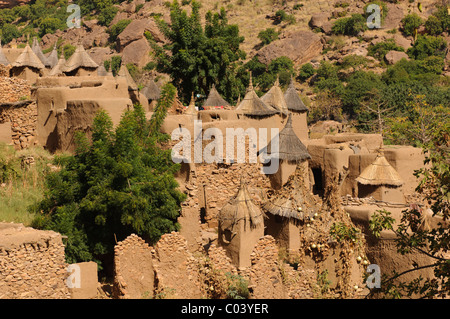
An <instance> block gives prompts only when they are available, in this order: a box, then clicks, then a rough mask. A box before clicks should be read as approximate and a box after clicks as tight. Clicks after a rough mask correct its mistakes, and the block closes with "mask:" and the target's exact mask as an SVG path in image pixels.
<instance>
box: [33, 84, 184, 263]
mask: <svg viewBox="0 0 450 319" xmlns="http://www.w3.org/2000/svg"><path fill="white" fill-rule="evenodd" d="M174 98H175V90H174V88H173V86H171V85H170V84H168V85H166V86H165V87H164V88H163V90H162V97H161V99H160V101H159V102H158V106H157V107H156V110H155V113H154V115H153V117H152V119H151V120H150V122H148V121H147V120H146V118H145V112H144V110H143V109H142V107H141V106H135V107H134V109H133V110H129V111H127V112H125V114H124V115H123V116H122V119H121V121H120V123H119V125H118V126H117V127H116V128H115V129H114V128H113V125H112V121H111V119H110V118H109V116H108V114H107V113H106V112H105V111H100V112H99V113H98V115H97V116H96V117H95V119H94V124H93V130H92V142H91V143H90V142H88V140H87V138H86V137H85V136H84V135H82V134H80V135H78V136H77V144H78V148H77V151H76V154H75V155H74V156H67V157H64V158H59V164H60V165H61V166H62V168H61V170H60V171H58V172H54V173H52V174H50V175H49V176H48V178H47V180H46V186H47V187H46V193H45V197H44V199H43V200H42V201H40V202H39V203H37V204H36V206H35V207H34V209H33V211H34V212H35V213H36V214H37V217H36V219H35V220H34V222H33V227H36V228H39V229H52V230H55V231H58V232H60V233H61V234H63V235H66V236H67V237H68V238H67V241H66V247H65V252H66V259H67V261H68V262H69V263H72V262H80V261H86V260H92V259H96V260H99V261H105V258H107V257H108V256H109V257H111V256H112V255H111V253H113V249H114V245H115V243H116V240H118V241H120V240H123V239H125V238H126V237H127V236H129V235H130V234H131V233H136V234H138V235H140V236H141V237H143V238H145V239H147V240H148V241H149V242H151V243H155V242H156V241H157V240H158V239H159V238H160V236H161V235H162V234H164V233H167V232H171V231H176V230H178V228H179V226H178V223H177V217H178V215H179V211H180V203H181V202H182V201H183V200H184V199H185V195H184V194H182V193H180V192H179V191H178V190H177V187H178V184H177V182H176V181H175V178H174V173H175V172H176V171H177V170H178V169H179V165H178V164H174V163H173V162H172V160H171V151H170V150H163V149H161V148H160V147H159V146H158V144H157V143H158V140H159V139H160V135H161V133H159V129H160V125H161V120H160V119H161V118H162V119H163V118H164V116H165V112H166V111H167V108H166V107H162V105H167V104H171V103H173V100H174ZM106 260H107V259H106ZM107 261H111V260H107Z"/></svg>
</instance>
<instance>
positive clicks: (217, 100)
mask: <svg viewBox="0 0 450 319" xmlns="http://www.w3.org/2000/svg"><path fill="white" fill-rule="evenodd" d="M208 106H211V107H216V106H230V104H229V103H228V102H227V101H225V99H224V98H222V97H221V96H220V94H219V92H217V90H216V86H215V85H214V84H213V86H212V88H211V90H210V91H209V94H208V98H207V99H206V101H205V102H204V103H203V107H204V108H206V107H208Z"/></svg>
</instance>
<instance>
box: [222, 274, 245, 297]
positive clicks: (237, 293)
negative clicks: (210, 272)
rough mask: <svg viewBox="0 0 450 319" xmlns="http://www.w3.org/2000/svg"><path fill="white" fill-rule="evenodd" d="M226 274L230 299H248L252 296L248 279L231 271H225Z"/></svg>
mask: <svg viewBox="0 0 450 319" xmlns="http://www.w3.org/2000/svg"><path fill="white" fill-rule="evenodd" d="M225 275H226V277H227V281H228V290H227V292H226V294H227V298H228V299H248V298H249V297H250V291H249V290H248V280H246V279H245V278H243V277H242V276H239V275H233V274H231V273H225Z"/></svg>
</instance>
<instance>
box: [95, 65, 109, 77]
mask: <svg viewBox="0 0 450 319" xmlns="http://www.w3.org/2000/svg"><path fill="white" fill-rule="evenodd" d="M97 75H98V76H107V75H108V71H106V69H105V66H104V65H103V64H100V66H99V67H98V69H97Z"/></svg>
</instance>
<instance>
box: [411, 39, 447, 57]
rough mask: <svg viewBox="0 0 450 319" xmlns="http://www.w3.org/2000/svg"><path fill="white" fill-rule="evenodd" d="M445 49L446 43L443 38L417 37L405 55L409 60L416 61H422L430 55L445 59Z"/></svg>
mask: <svg viewBox="0 0 450 319" xmlns="http://www.w3.org/2000/svg"><path fill="white" fill-rule="evenodd" d="M446 49H447V42H446V41H445V40H444V38H442V37H434V36H431V35H419V36H418V37H417V40H416V42H415V43H414V45H413V46H412V47H411V48H409V49H408V51H407V53H408V55H409V56H410V57H411V58H414V59H417V60H423V59H425V58H427V57H429V56H432V55H435V56H439V57H442V58H445V55H446Z"/></svg>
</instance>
